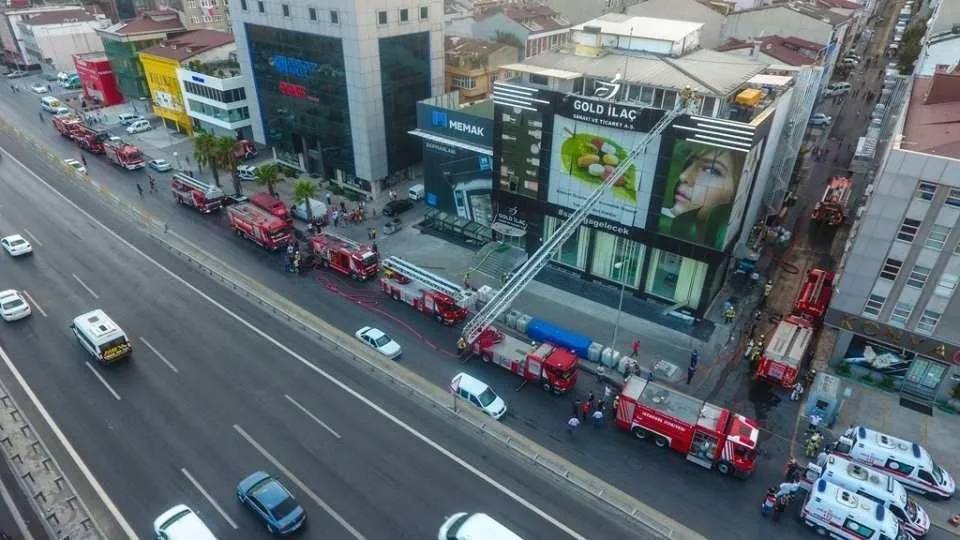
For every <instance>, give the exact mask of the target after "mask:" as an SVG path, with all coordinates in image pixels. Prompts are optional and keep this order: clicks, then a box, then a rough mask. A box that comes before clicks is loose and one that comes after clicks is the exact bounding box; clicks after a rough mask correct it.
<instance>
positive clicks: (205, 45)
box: [139, 30, 236, 135]
mask: <svg viewBox="0 0 960 540" xmlns="http://www.w3.org/2000/svg"><path fill="white" fill-rule="evenodd" d="M235 50H236V48H235V46H234V43H233V34H229V33H227V32H219V31H216V30H194V31H191V32H184V33H182V34H178V35H176V36H173V37H171V38H169V39H166V40H164V41H162V42H160V43H159V44H157V45H154V46H153V47H148V48H146V49H143V50H142V51H140V52H139V56H140V63H141V64H143V72H144V75H145V77H146V79H147V88H148V89H149V90H150V101H151V102H152V103H153V112H154V114H156V115H157V116H159V117H160V118H161V119H163V124H164V126H166V127H168V128H171V129H176V130H177V131H179V132H180V133H185V134H187V135H192V134H193V124H192V121H191V119H190V117H189V116H188V115H187V108H186V106H185V105H184V103H183V90H182V88H181V86H180V81H179V79H178V78H177V68H180V67H187V66H188V65H189V64H190V63H192V62H209V61H211V60H223V59H226V58H227V57H228V56H229V55H230V54H231V53H233V52H234V51H235Z"/></svg>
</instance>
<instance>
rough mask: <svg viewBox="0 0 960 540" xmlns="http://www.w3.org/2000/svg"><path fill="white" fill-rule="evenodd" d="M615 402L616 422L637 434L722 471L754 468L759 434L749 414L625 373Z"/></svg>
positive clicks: (737, 472) (733, 472)
mask: <svg viewBox="0 0 960 540" xmlns="http://www.w3.org/2000/svg"><path fill="white" fill-rule="evenodd" d="M615 403H616V414H617V418H616V423H617V427H619V428H620V429H622V430H624V431H630V432H632V433H633V434H634V435H636V437H637V438H639V439H653V441H654V443H656V445H657V446H659V447H661V448H664V447H667V446H669V447H670V448H671V449H673V450H674V451H676V452H680V453H682V454H686V456H687V460H688V461H692V462H693V463H696V464H697V465H700V466H702V467H706V468H708V469H716V470H717V471H719V472H720V473H722V474H725V475H736V476H740V477H745V476H748V475H749V474H750V473H751V472H753V467H754V460H756V457H757V441H758V438H759V435H760V429H759V426H758V424H757V423H756V422H755V421H754V420H752V419H750V418H747V417H745V416H742V415H740V414H737V413H734V412H731V411H728V410H727V409H723V408H721V407H718V406H716V405H713V404H710V403H707V402H705V401H702V400H699V399H697V398H694V397H691V396H688V395H686V394H683V393H680V392H678V391H676V390H674V389H672V388H668V387H666V386H663V385H661V384H659V383H656V382H653V381H648V380H647V379H645V378H643V377H638V376H630V377H629V378H627V381H626V384H625V385H624V388H623V391H622V392H621V393H620V395H619V396H618V398H617V400H616V402H615Z"/></svg>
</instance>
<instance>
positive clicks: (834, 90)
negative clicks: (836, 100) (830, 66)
mask: <svg viewBox="0 0 960 540" xmlns="http://www.w3.org/2000/svg"><path fill="white" fill-rule="evenodd" d="M850 88H852V87H851V85H850V83H848V82H846V81H842V82H833V83H830V84H828V85H827V89H826V90H824V91H823V95H824V96H827V97H831V96H842V95H843V94H847V93H849V92H850Z"/></svg>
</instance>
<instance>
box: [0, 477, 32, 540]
mask: <svg viewBox="0 0 960 540" xmlns="http://www.w3.org/2000/svg"><path fill="white" fill-rule="evenodd" d="M0 498H2V500H3V504H4V505H5V506H6V507H7V510H9V511H10V515H11V516H13V521H14V522H16V524H17V528H18V529H20V537H21V538H23V540H33V535H32V534H31V533H30V529H29V528H27V522H26V521H24V519H23V515H22V514H20V509H19V508H17V505H16V504H14V503H13V497H11V496H10V491H8V490H7V486H6V485H5V484H4V483H3V482H0Z"/></svg>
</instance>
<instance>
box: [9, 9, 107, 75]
mask: <svg viewBox="0 0 960 540" xmlns="http://www.w3.org/2000/svg"><path fill="white" fill-rule="evenodd" d="M107 24H109V21H83V22H76V23H68V24H45V25H43V26H29V27H28V28H27V29H26V32H24V34H23V43H24V48H25V49H26V51H25V52H27V54H29V55H30V56H33V57H34V60H33V61H32V62H31V63H37V64H44V65H45V66H46V65H50V64H48V62H47V61H46V60H47V59H51V60H52V61H53V64H52V68H53V69H54V70H55V71H73V55H74V54H79V53H89V52H100V51H103V42H102V41H100V36H99V35H98V34H97V29H99V28H104V27H106V26H107ZM35 52H39V54H40V55H42V57H37V56H36V54H35Z"/></svg>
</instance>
